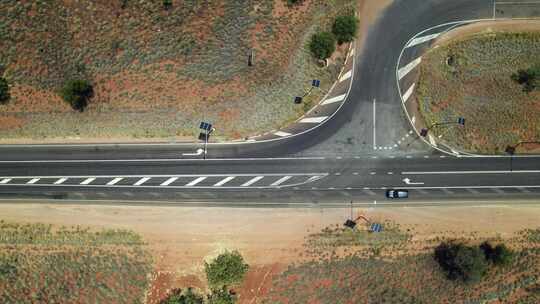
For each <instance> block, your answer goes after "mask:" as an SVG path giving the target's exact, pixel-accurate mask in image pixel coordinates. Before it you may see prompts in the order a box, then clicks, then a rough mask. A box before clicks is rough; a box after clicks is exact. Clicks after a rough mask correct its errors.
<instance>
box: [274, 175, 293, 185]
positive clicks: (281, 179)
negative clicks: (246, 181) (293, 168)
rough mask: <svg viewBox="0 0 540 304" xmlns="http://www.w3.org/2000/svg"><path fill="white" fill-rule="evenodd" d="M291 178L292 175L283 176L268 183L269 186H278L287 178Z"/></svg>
mask: <svg viewBox="0 0 540 304" xmlns="http://www.w3.org/2000/svg"><path fill="white" fill-rule="evenodd" d="M291 178H292V176H290V175H287V176H284V177H282V178H280V179H278V180H277V181H275V182H273V183H272V184H270V186H272V187H275V186H279V185H281V184H283V183H284V182H286V181H287V180H289V179H291Z"/></svg>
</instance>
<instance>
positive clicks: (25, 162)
mask: <svg viewBox="0 0 540 304" xmlns="http://www.w3.org/2000/svg"><path fill="white" fill-rule="evenodd" d="M209 145H210V144H209ZM68 146H69V145H68ZM62 147H65V145H62ZM515 157H517V155H516V156H515ZM324 159H325V157H275V158H272V157H266V158H256V157H250V158H209V159H206V160H202V159H178V158H153V159H77V160H71V159H67V160H0V164H19V163H20V164H40V163H60V164H61V163H66V164H67V163H121V162H122V163H124V162H128V163H129V162H209V161H274V160H294V161H297V160H324Z"/></svg>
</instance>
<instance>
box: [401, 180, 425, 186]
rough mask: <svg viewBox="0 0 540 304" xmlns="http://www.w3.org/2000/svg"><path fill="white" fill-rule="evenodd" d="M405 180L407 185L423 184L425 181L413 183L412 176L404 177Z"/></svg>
mask: <svg viewBox="0 0 540 304" xmlns="http://www.w3.org/2000/svg"><path fill="white" fill-rule="evenodd" d="M403 182H405V184H407V185H423V184H424V183H422V182H416V183H413V182H411V179H410V178H404V179H403Z"/></svg>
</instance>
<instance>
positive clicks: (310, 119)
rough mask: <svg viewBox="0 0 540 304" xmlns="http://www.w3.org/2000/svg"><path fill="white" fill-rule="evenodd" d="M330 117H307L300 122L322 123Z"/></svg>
mask: <svg viewBox="0 0 540 304" xmlns="http://www.w3.org/2000/svg"><path fill="white" fill-rule="evenodd" d="M327 117H328V116H319V117H306V118H304V119H302V120H300V122H301V123H321V122H323V121H324V120H325V119H326V118H327Z"/></svg>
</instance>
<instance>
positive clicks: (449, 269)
mask: <svg viewBox="0 0 540 304" xmlns="http://www.w3.org/2000/svg"><path fill="white" fill-rule="evenodd" d="M435 260H436V261H437V262H438V263H439V265H440V266H441V268H442V269H443V271H444V272H445V273H446V274H447V276H448V278H449V279H451V280H456V279H461V280H463V281H464V282H478V281H480V279H482V277H483V276H484V275H485V274H486V272H487V269H488V264H487V261H486V258H485V256H484V253H483V252H482V250H480V248H479V247H470V246H466V245H464V244H452V243H442V244H440V245H439V246H438V247H437V248H435Z"/></svg>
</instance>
